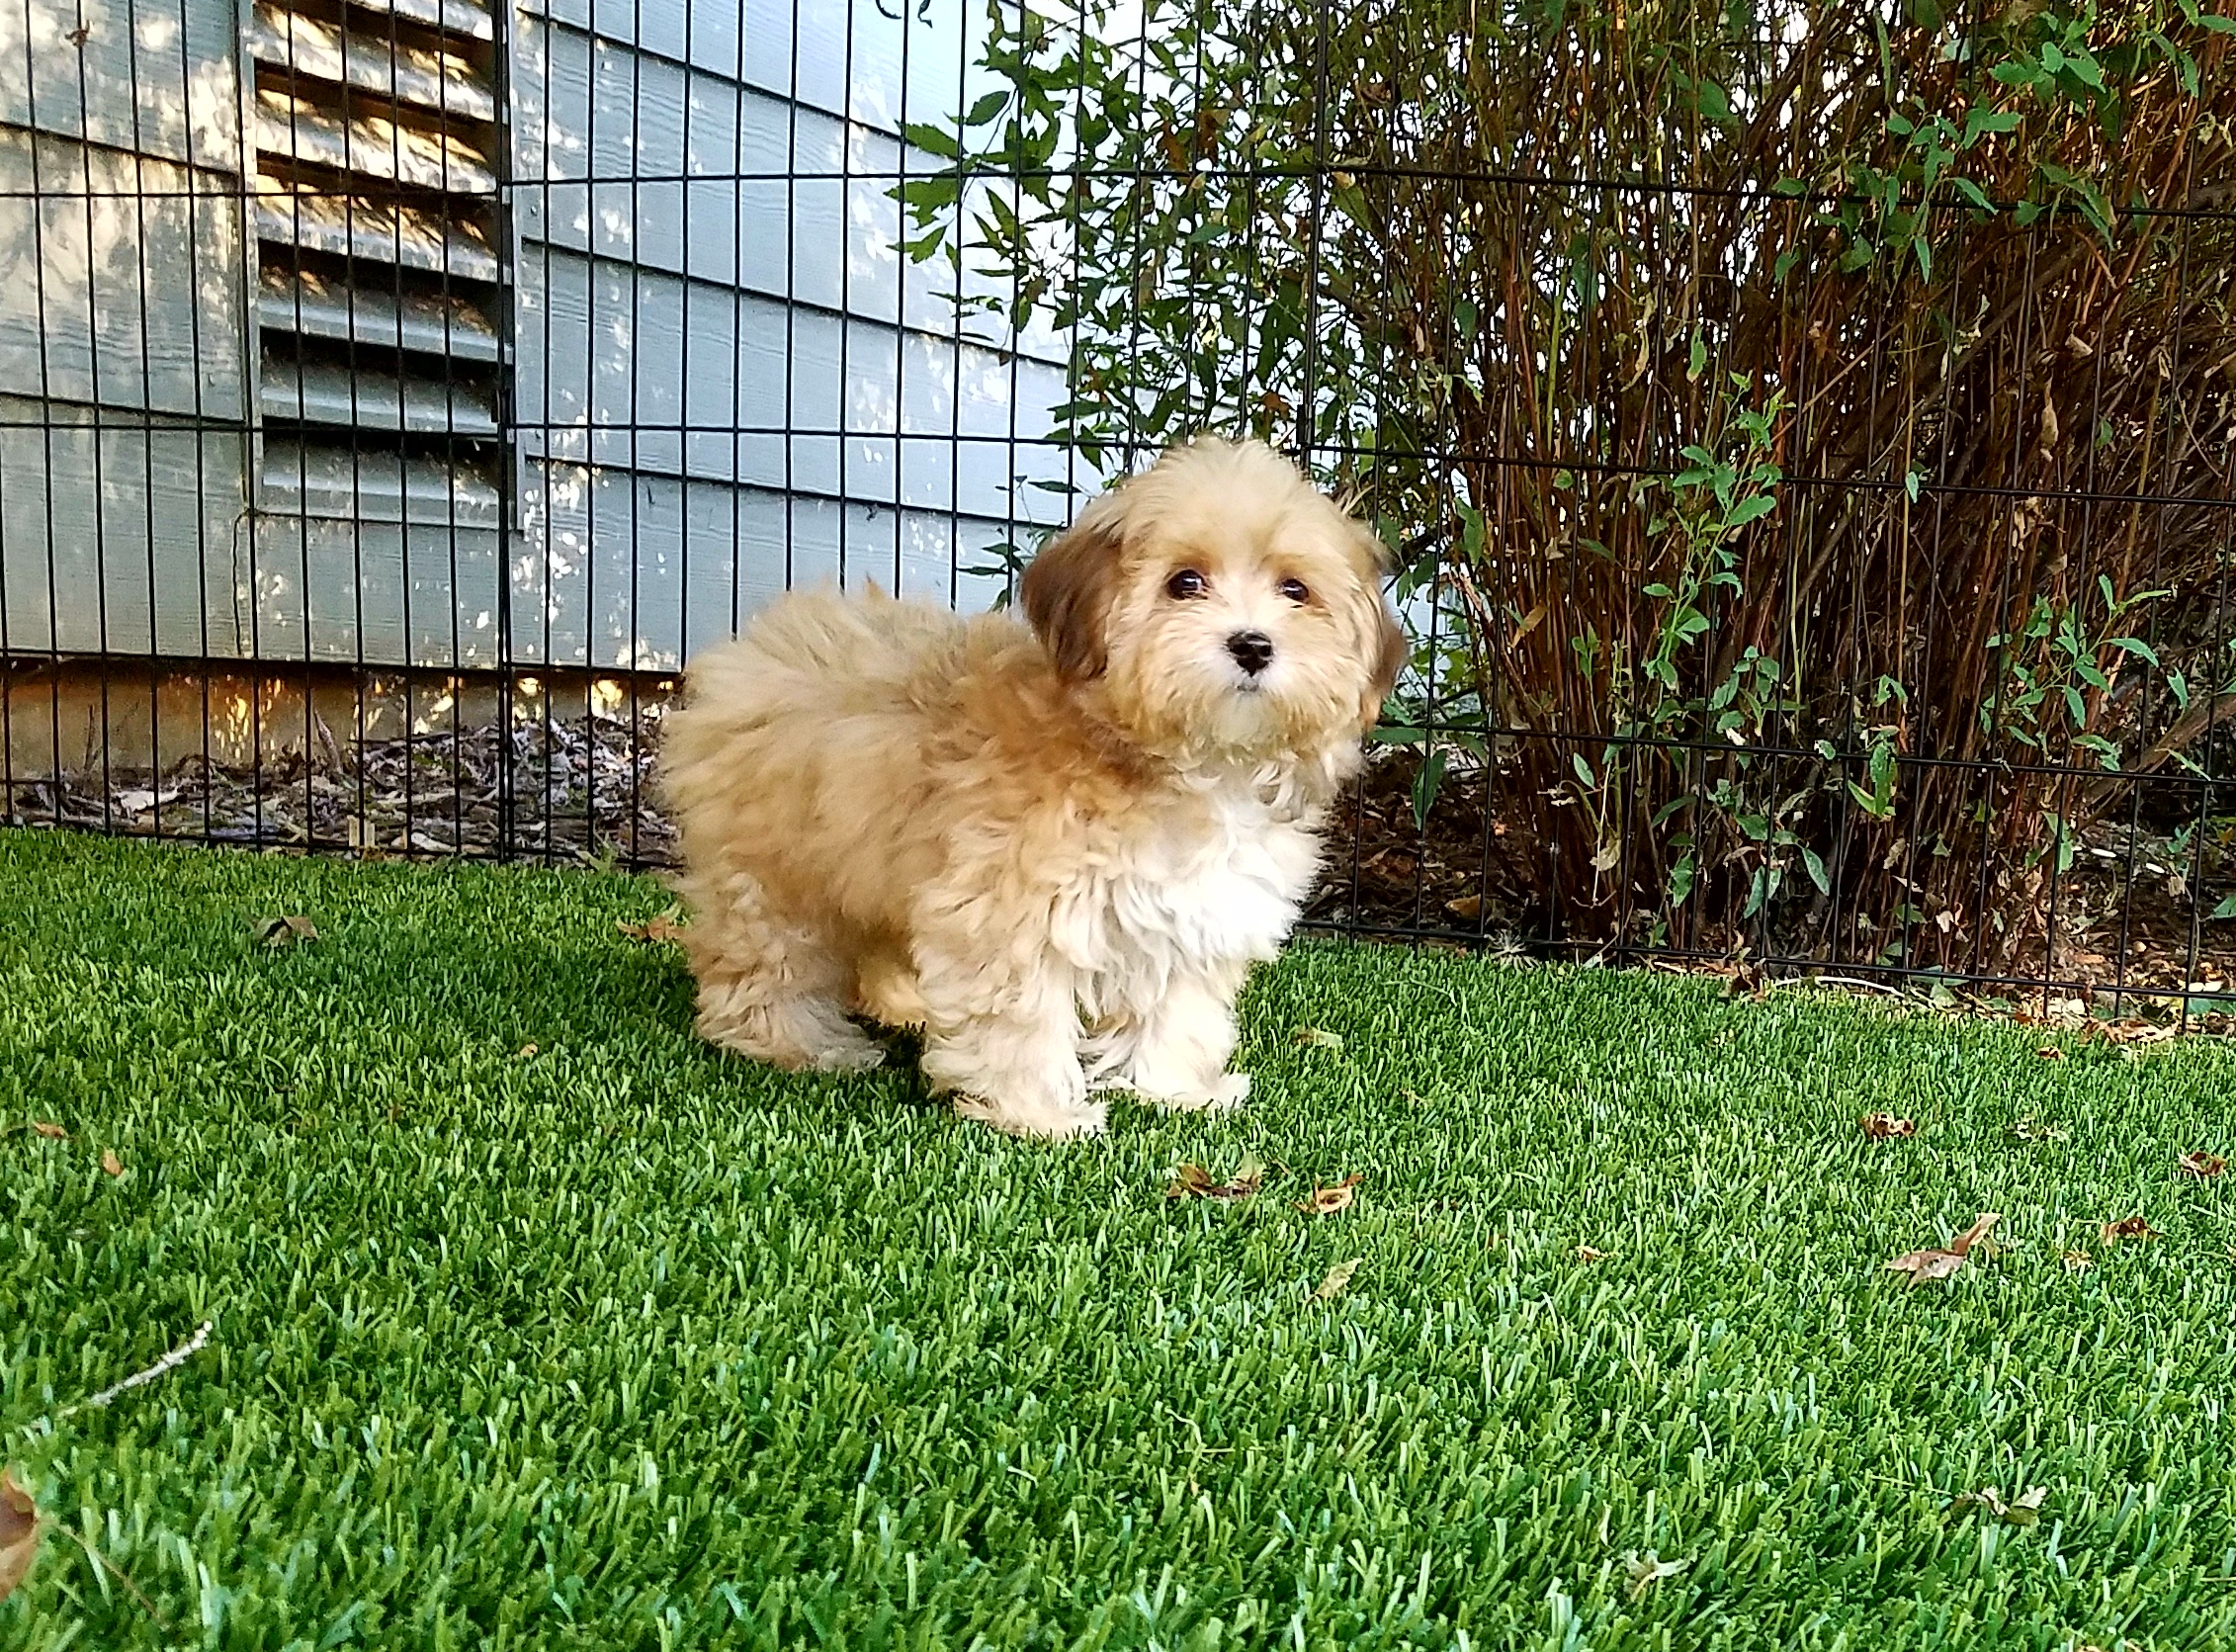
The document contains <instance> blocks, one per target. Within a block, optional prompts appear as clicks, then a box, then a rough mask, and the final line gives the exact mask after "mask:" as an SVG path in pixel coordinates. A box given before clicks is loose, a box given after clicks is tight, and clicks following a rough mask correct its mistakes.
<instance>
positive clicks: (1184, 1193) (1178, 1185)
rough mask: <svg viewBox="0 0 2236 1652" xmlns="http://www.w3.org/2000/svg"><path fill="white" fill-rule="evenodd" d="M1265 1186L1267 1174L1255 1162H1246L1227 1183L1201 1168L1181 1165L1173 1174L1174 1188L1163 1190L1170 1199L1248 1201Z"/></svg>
mask: <svg viewBox="0 0 2236 1652" xmlns="http://www.w3.org/2000/svg"><path fill="white" fill-rule="evenodd" d="M1264 1185H1265V1172H1264V1170H1263V1169H1262V1168H1261V1167H1260V1166H1259V1165H1258V1163H1257V1161H1256V1160H1254V1159H1246V1160H1244V1161H1243V1168H1242V1169H1241V1170H1239V1171H1237V1172H1236V1173H1235V1174H1234V1175H1233V1177H1232V1178H1231V1179H1229V1180H1226V1181H1215V1180H1213V1179H1212V1174H1211V1173H1210V1172H1209V1171H1207V1170H1205V1169H1204V1168H1203V1167H1202V1166H1201V1165H1182V1166H1181V1167H1180V1168H1179V1169H1178V1170H1176V1171H1174V1172H1173V1173H1172V1185H1171V1186H1169V1187H1167V1188H1165V1189H1164V1196H1165V1197H1166V1198H1168V1199H1247V1198H1248V1197H1249V1196H1250V1195H1251V1194H1252V1193H1254V1192H1256V1191H1257V1190H1258V1189H1259V1188H1260V1187H1262V1186H1264Z"/></svg>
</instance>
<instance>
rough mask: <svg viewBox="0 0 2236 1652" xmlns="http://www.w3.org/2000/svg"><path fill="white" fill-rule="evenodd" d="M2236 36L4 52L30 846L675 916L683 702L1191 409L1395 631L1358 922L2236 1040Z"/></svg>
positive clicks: (17, 22) (496, 7)
mask: <svg viewBox="0 0 2236 1652" xmlns="http://www.w3.org/2000/svg"><path fill="white" fill-rule="evenodd" d="M2232 38H2236V23H2232V22H2230V21H2229V20H2228V19H2226V18H2225V17H2222V16H2217V15H2214V14H2213V12H2212V11H2211V9H2210V8H2209V7H2204V6H2200V5H2199V4H2196V3H2195V0H2143V3H2140V4H2137V5H2135V6H2130V7H2124V8H2120V9H2119V10H2118V15H2117V16H2116V17H2113V18H2107V17H2104V16H2102V15H2100V12H2099V10H2097V9H2092V10H2086V11H2078V10H2073V9H2070V8H2064V7H2060V6H2056V5H2050V6H2018V7H1999V8H1992V9H1990V8H1976V7H1945V8H1944V7H1942V6H1940V5H1938V4H1935V3H1934V0H1907V3H1904V4H1899V5H1891V6H1880V7H1857V6H1852V5H1836V4H1831V3H1811V0H1758V3H1755V4H1751V5H1744V6H1733V5H1730V4H1729V3H1728V0H1639V3H1638V4H1635V5H1632V6H1630V7H1627V8H1622V9H1619V10H1617V11H1613V12H1610V13H1609V14H1608V15H1605V16H1601V15H1598V14H1597V13H1586V12H1582V11H1579V12H1575V13H1573V14H1572V12H1571V11H1569V10H1568V9H1564V8H1557V7H1541V6H1535V5H1520V4H1511V5H1505V6H1497V5H1494V6H1489V7H1486V6H1481V5H1475V4H1468V5H1461V4H1457V3H1454V0H1369V3H1368V4H1365V5H1361V6H1356V7H1343V8H1337V7H1332V6H1323V7H1320V8H1318V9H1307V8H1294V7H1287V8H1284V7H1275V6H1270V5H1267V4H1265V3H1264V0H1128V3H1126V4H1117V3H1114V0H1095V3H1092V4H1088V3H1084V0H1080V3H1074V4H1068V5H1059V4H1049V5H1020V4H1018V3H1016V0H992V3H990V4H987V3H981V0H969V3H966V0H820V3H816V4H806V3H799V0H743V4H742V5H731V6H725V5H722V4H719V3H718V4H715V5H712V6H700V5H686V4H684V3H683V0H528V3H525V4H520V5H516V6H506V5H500V4H494V3H493V0H259V3H257V4H255V5H254V6H252V7H249V8H245V9H244V8H241V7H238V6H236V5H235V4H233V0H142V3H139V4H136V5H135V6H133V7H130V8H125V9H122V10H118V9H113V8H108V7H106V6H95V5H92V4H90V3H81V0H68V3H67V4H65V3H64V0H0V274H4V277H5V279H4V280H0V724H4V729H5V741H4V744H0V787H4V791H5V800H6V801H5V815H6V818H7V819H8V820H10V821H12V822H15V823H18V824H26V825H47V826H79V827H90V828H97V829H104V830H109V831H117V832H127V833H133V834H141V835H150V836H160V837H184V838H192V839H197V840H206V841H215V842H232V843H245V844H258V845H267V846H285V847H293V848H301V849H314V850H327V851H333V852H345V853H353V854H360V855H390V854H393V855H408V856H446V855H473V856H485V857H492V858H499V859H511V858H527V859H536V860H541V861H551V862H560V861H567V862H571V861H589V862H594V863H612V864H625V865H632V866H655V865H659V864H663V863H664V862H665V861H666V860H667V859H668V858H669V856H670V854H671V848H672V838H671V834H670V832H669V830H668V828H667V826H666V824H665V823H664V821H663V820H662V818H661V815H660V811H659V808H658V801H657V797H656V794H655V789H654V786H653V776H654V758H655V756H656V752H657V747H658V739H659V729H660V723H661V718H662V715H663V713H664V710H665V708H666V706H667V705H668V703H669V702H670V700H671V699H672V697H673V695H674V694H675V692H676V690H677V686H678V683H679V680H680V674H681V672H682V671H683V669H684V667H685V665H686V663H687V662H688V660H689V659H690V658H691V657H692V656H693V655H694V654H695V653H696V652H698V651H699V650H700V649H702V648H704V647H706V646H707V645H708V644H710V643H712V642H714V641H716V640H718V639H720V638H723V637H727V636H730V635H731V634H733V633H734V632H735V631H736V630H737V629H738V628H739V627H740V626H742V625H743V624H745V623H747V622H748V621H749V620H750V619H751V617H752V615H753V614H754V613H755V612H756V611H757V610H758V609H759V608H761V607H762V606H763V605H765V604H766V603H767V602H769V601H770V600H772V599H773V598H774V597H776V596H777V595H778V594H780V593H781V592H783V591H785V590H787V589H791V588H794V587H798V586H801V585H807V584H814V583H817V582H824V581H837V582H839V583H842V584H845V585H848V586H858V585H860V584H862V583H864V582H867V581H872V580H874V581H876V582H877V583H879V584H880V585H881V586H883V587H885V588H888V589H896V590H898V591H900V592H901V593H902V594H903V595H908V596H916V597H921V598H924V599H926V600H931V601H936V602H940V603H943V604H949V605H953V606H957V607H962V608H968V609H977V608H984V607H987V606H989V605H994V604H999V603H1003V602H1005V601H1006V600H1007V597H1008V593H1009V590H1010V588H1011V585H1012V582H1013V580H1014V576H1015V573H1016V571H1017V568H1018V567H1019V565H1021V564H1022V562H1023V561H1024V560H1025V559H1026V558H1027V557H1029V556H1030V554H1031V552H1032V550H1033V549H1034V547H1035V546H1037V545H1038V544H1039V543H1040V541H1041V540H1042V539H1043V538H1044V537H1045V536H1046V534H1048V533H1049V532H1050V531H1051V530H1053V529H1055V528H1058V527H1060V526H1062V525H1063V524H1064V523H1065V522H1067V521H1069V520H1070V518H1071V516H1072V514H1073V512H1074V511H1075V509H1076V508H1077V505H1078V503H1079V502H1080V501H1081V500H1082V499H1083V498H1084V497H1086V496H1088V495H1090V494H1092V493H1093V492H1094V491H1096V490H1097V489H1099V488H1100V487H1102V486H1104V485H1106V484H1107V483H1108V482H1109V481H1110V480H1111V479H1112V478H1116V477H1118V476H1120V475H1122V474H1124V473H1126V472H1128V471H1129V470H1132V469H1134V468H1137V467H1138V466H1140V465H1141V464H1143V463H1146V461H1147V459H1148V457H1149V456H1150V455H1152V454H1153V453H1154V452H1155V451H1156V450H1158V449H1159V448H1161V446H1163V445H1165V444H1167V443H1169V442H1173V441H1177V440H1181V439H1184V438H1185V437H1187V436H1189V435H1191V434H1193V433H1195V432H1196V431H1199V430H1205V429H1213V430H1219V431H1222V432H1225V433H1230V434H1234V433H1249V434H1255V435H1259V436H1262V437H1264V438H1266V439H1268V440H1270V441H1273V442H1275V443H1276V444H1277V445H1279V446H1281V447H1283V448H1285V449H1286V450H1287V451H1289V452H1291V453H1293V454H1294V455H1295V456H1296V457H1297V458H1298V459H1299V461H1300V462H1301V463H1303V464H1305V465H1306V466H1307V467H1308V468H1309V469H1310V470H1311V471H1312V472H1313V474H1314V475H1315V476H1316V477H1317V478H1319V479H1320V480H1322V481H1323V482H1324V483H1326V484H1327V485H1329V486H1330V487H1332V488H1339V489H1342V490H1343V491H1344V492H1345V493H1346V495H1347V496H1348V497H1349V498H1351V499H1352V500H1353V501H1354V502H1355V504H1356V508H1357V509H1358V510H1359V511H1360V513H1361V514H1362V516H1364V517H1366V518H1368V519H1370V520H1371V521H1372V522H1373V524H1374V526H1375V528H1376V530H1377V532H1378V533H1379V534H1380V535H1381V537H1382V538H1383V540H1384V541H1385V543H1386V544H1387V545H1388V547H1389V549H1390V552H1391V559H1392V566H1393V580H1394V592H1395V594H1396V596H1397V598H1398V600H1399V602H1400V605H1401V610H1402V612H1403V614H1404V615H1405V618H1406V620H1407V623H1408V626H1409V629H1410V631H1411V633H1412V636H1413V641H1414V643H1415V652H1414V658H1413V662H1412V666H1411V668H1410V670H1409V671H1408V672H1407V674H1406V676H1405V677H1404V679H1403V680H1402V682H1401V684H1400V687H1399V690H1398V692H1397V693H1396V694H1395V695H1394V696H1393V698H1392V700H1391V702H1390V704H1389V705H1388V706H1387V707H1386V708H1385V715H1384V718H1383V723H1382V726H1381V727H1380V728H1379V729H1378V730H1377V731H1376V732H1375V734H1374V737H1373V739H1372V743H1371V761H1370V764H1369V768H1368V771H1367V774H1366V776H1365V779H1364V780H1363V782H1362V783H1361V785H1360V786H1359V787H1358V788H1357V789H1356V790H1355V792H1354V794H1353V795H1352V796H1350V797H1349V798H1347V799H1346V800H1345V801H1344V803H1343V805H1342V806H1341V808H1340V810H1339V812H1338V817H1337V819H1336V821H1335V823H1334V825H1333V828H1332V832H1331V842H1330V854H1329V862H1328V868H1327V873H1326V876H1325V879H1324V882H1323V886H1322V888H1321V890H1320V892H1319V894H1318V896H1317V897H1316V898H1315V900H1314V902H1313V904H1312V906H1311V909H1310V912H1309V915H1308V921H1309V922H1310V923H1311V924H1312V925H1314V926H1316V927H1319V928H1324V929H1331V930H1334V931H1338V932H1344V933H1350V934H1357V935H1382V936H1391V937H1405V938H1411V939H1433V940H1443V941H1458V942H1462V943H1465V944H1469V945H1475V946H1486V947H1491V948H1495V949H1498V950H1501V951H1504V952H1508V953H1512V954H1515V955H1531V956H1552V957H1564V958H1571V959H1579V958H1596V959H1601V960H1606V961H1638V960H1643V959H1663V960H1669V961H1674V962H1678V963H1686V962H1691V963H1698V964H1701V965H1703V966H1705V965H1711V964H1713V965H1717V966H1722V967H1729V966H1731V965H1733V964H1734V963H1735V962H1736V963H1740V964H1742V965H1743V966H1750V967H1763V968H1800V967H1808V968H1813V969H1817V970H1820V971H1826V972H1831V973H1835V974H1841V975H1846V976H1849V977H1852V978H1856V979H1864V980H1869V981H1873V982H1879V983H1888V984H1902V983H1905V982H1909V983H1914V984H1918V985H1923V986H1927V987H1931V988H1935V989H1946V990H1947V991H1949V992H1973V993H1982V994H1986V995H1989V996H2001V997H2005V998H2009V999H2011V1000H2014V1001H2017V1002H2021V1003H2030V1004H2032V1005H2033V1006H2034V1007H2035V1008H2037V1009H2039V1008H2042V1007H2043V1006H2044V1005H2045V1004H2055V1005H2058V1006H2061V1007H2064V1008H2066V1009H2067V1010H2070V1009H2071V1008H2072V1007H2073V1006H2074V1005H2075V1004H2076V1003H2082V1004H2095V1005H2099V1006H2101V1007H2102V1011H2103V1012H2107V1013H2125V1012H2128V1011H2132V1010H2135V1009H2137V1008H2141V1009H2143V1010H2145V1011H2147V1012H2150V1013H2154V1014H2159V1013H2171V1014H2175V1015H2179V1016H2183V1017H2194V1016H2205V1017H2217V1016H2224V1015H2225V1014H2227V1013H2228V1012H2229V1010H2230V1009H2231V1008H2236V1003H2232V1002H2231V1000H2236V985H2232V982H2231V974H2232V971H2236V749H2232V746H2236V737H2232V736H2231V734H2230V731H2229V722H2228V716H2229V714H2230V713H2231V712H2236V608H2232V598H2236V592H2231V591H2230V589H2229V576H2230V570H2231V565H2232V563H2236V493H2232V491H2231V480H2232V478H2231V469H2232V465H2236V459H2232V454H2236V313H2232V304H2236V62H2232V61H2231V57H2230V54H2231V51H2232V50H2236V46H2232V44H2231V41H2232Z"/></svg>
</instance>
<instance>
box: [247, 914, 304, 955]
mask: <svg viewBox="0 0 2236 1652" xmlns="http://www.w3.org/2000/svg"><path fill="white" fill-rule="evenodd" d="M317 938H318V926H317V925H316V924H315V923H312V922H311V921H310V919H308V918H307V917H304V916H302V915H301V913H296V914H294V915H292V916H289V917H260V918H258V919H257V920H256V939H257V941H258V942H259V943H260V944H261V945H264V946H271V947H281V946H294V945H297V944H298V943H299V942H301V941H314V940H316V939H317Z"/></svg>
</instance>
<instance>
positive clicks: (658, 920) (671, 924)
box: [614, 907, 683, 945]
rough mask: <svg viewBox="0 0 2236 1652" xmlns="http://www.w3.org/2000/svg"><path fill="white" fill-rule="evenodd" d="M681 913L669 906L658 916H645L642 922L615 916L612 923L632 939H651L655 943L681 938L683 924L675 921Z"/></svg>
mask: <svg viewBox="0 0 2236 1652" xmlns="http://www.w3.org/2000/svg"><path fill="white" fill-rule="evenodd" d="M682 915H683V914H682V913H679V912H678V911H676V909H675V908H673V907H670V908H669V909H668V910H667V911H666V912H664V913H660V914H659V916H657V917H650V918H646V919H645V921H644V922H643V923H632V922H630V921H629V920H628V919H627V918H625V917H617V918H615V919H614V925H615V927H616V928H618V929H620V930H621V932H622V933H623V934H624V935H626V936H628V937H629V938H630V939H631V940H633V941H651V942H652V943H654V944H655V945H657V944H661V943H664V942H668V941H680V940H681V939H682V938H683V925H682V924H681V923H679V922H677V921H676V919H677V918H679V917H681V916H682Z"/></svg>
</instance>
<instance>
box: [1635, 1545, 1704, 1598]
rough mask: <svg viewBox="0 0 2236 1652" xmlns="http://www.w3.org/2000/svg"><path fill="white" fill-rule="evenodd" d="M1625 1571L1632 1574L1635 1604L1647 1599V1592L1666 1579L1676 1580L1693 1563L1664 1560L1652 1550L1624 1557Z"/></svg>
mask: <svg viewBox="0 0 2236 1652" xmlns="http://www.w3.org/2000/svg"><path fill="white" fill-rule="evenodd" d="M1623 1564H1624V1569H1625V1570H1626V1571H1627V1572H1629V1574H1630V1598H1631V1600H1632V1601H1633V1602H1636V1601H1640V1600H1643V1599H1645V1596H1646V1592H1647V1591H1648V1590H1649V1589H1652V1588H1653V1587H1654V1586H1655V1585H1656V1584H1658V1583H1660V1582H1661V1581H1662V1580H1663V1579H1664V1578H1674V1577H1676V1576H1677V1573H1679V1572H1681V1571H1683V1570H1684V1569H1685V1568H1686V1567H1687V1566H1689V1565H1691V1564H1692V1562H1691V1561H1689V1560H1664V1559H1663V1558H1662V1557H1661V1556H1660V1555H1658V1554H1656V1553H1655V1552H1654V1551H1653V1550H1652V1549H1648V1550H1647V1551H1646V1552H1645V1553H1644V1554H1626V1555H1624V1556H1623Z"/></svg>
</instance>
